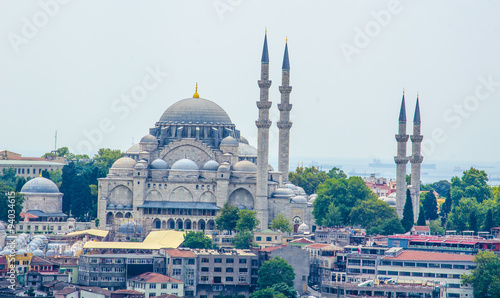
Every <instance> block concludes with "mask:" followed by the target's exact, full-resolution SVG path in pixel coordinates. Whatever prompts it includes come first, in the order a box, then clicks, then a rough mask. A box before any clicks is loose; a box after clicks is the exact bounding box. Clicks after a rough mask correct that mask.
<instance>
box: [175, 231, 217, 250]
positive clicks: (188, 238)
mask: <svg viewBox="0 0 500 298" xmlns="http://www.w3.org/2000/svg"><path fill="white" fill-rule="evenodd" d="M182 245H183V246H184V247H189V248H201V249H209V248H213V247H214V245H213V243H212V239H210V238H209V237H208V236H206V235H205V233H203V231H197V232H195V231H189V232H187V233H186V234H184V242H183V244H182Z"/></svg>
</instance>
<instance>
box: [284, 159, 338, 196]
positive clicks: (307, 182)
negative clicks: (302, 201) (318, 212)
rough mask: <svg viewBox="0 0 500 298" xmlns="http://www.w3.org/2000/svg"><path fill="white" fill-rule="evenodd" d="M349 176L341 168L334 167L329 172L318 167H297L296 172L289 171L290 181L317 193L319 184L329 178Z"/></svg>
mask: <svg viewBox="0 0 500 298" xmlns="http://www.w3.org/2000/svg"><path fill="white" fill-rule="evenodd" d="M331 178H335V179H341V178H347V175H346V174H345V173H344V171H342V170H341V169H339V168H336V167H334V168H332V169H330V170H329V171H328V172H324V171H321V170H320V169H319V168H317V167H314V166H313V167H305V168H304V167H297V169H296V170H295V172H290V173H288V181H290V182H291V183H293V184H295V185H297V186H300V187H302V188H303V189H304V191H305V192H306V193H307V194H313V193H316V191H317V189H318V186H319V185H320V184H321V183H323V182H325V181H326V180H327V179H331Z"/></svg>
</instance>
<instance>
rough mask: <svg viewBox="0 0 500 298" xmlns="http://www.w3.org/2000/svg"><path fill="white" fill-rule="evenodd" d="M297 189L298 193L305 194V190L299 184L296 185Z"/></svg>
mask: <svg viewBox="0 0 500 298" xmlns="http://www.w3.org/2000/svg"><path fill="white" fill-rule="evenodd" d="M297 190H298V191H299V194H301V195H305V194H306V192H305V191H304V189H303V188H302V187H300V186H297Z"/></svg>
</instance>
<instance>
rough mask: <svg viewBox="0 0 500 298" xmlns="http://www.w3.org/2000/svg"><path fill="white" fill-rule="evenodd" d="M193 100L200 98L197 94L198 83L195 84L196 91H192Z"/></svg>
mask: <svg viewBox="0 0 500 298" xmlns="http://www.w3.org/2000/svg"><path fill="white" fill-rule="evenodd" d="M193 98H200V95H199V94H198V83H196V90H195V91H194V94H193Z"/></svg>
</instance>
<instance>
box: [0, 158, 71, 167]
mask: <svg viewBox="0 0 500 298" xmlns="http://www.w3.org/2000/svg"><path fill="white" fill-rule="evenodd" d="M3 165H13V166H30V165H33V166H35V165H38V166H59V167H61V168H62V167H64V164H63V163H59V162H54V161H44V160H12V159H2V160H0V166H3Z"/></svg>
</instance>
